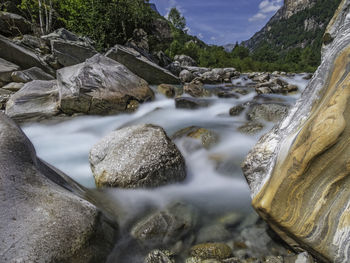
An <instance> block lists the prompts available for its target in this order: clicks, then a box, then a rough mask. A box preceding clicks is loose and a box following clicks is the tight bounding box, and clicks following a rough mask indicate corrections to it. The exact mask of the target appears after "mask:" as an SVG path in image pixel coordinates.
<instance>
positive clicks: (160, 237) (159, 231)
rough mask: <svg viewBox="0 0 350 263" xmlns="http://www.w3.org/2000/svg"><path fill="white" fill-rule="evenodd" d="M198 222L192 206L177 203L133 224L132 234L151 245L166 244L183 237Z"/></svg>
mask: <svg viewBox="0 0 350 263" xmlns="http://www.w3.org/2000/svg"><path fill="white" fill-rule="evenodd" d="M196 223H197V214H196V211H195V210H194V209H193V208H192V207H190V206H188V205H185V204H183V203H175V204H171V205H169V206H168V207H167V208H165V209H164V210H162V211H159V212H155V213H153V214H151V215H149V216H148V217H146V218H145V219H142V220H141V221H140V222H138V223H137V224H136V225H135V226H133V228H132V229H131V235H132V236H133V237H134V238H135V239H137V240H139V241H140V242H142V243H144V244H148V245H149V246H157V245H159V244H162V245H164V244H169V243H174V242H176V241H178V240H180V239H181V238H183V237H184V236H185V235H187V234H188V233H189V232H190V231H191V230H193V228H194V227H195V225H196Z"/></svg>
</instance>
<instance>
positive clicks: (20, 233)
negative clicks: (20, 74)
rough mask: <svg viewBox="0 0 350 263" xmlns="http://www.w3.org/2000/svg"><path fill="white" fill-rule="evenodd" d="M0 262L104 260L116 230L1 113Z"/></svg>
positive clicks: (110, 247) (112, 242)
mask: <svg viewBox="0 0 350 263" xmlns="http://www.w3.org/2000/svg"><path fill="white" fill-rule="evenodd" d="M0 189H1V191H0V211H1V213H0V219H1V220H0V232H1V237H0V251H1V253H0V262H9V263H14V262H104V260H105V259H106V257H107V255H108V254H109V252H110V251H111V249H112V247H113V244H114V237H115V234H116V230H115V228H114V226H113V224H111V223H110V222H109V221H108V220H107V219H106V217H105V216H104V215H103V214H102V213H101V212H100V211H99V210H98V209H97V208H96V207H95V206H94V205H92V204H91V203H89V202H87V201H85V200H83V199H81V198H79V197H78V196H76V195H75V194H74V193H73V192H71V191H68V190H66V189H69V190H72V189H74V187H73V186H72V185H70V184H69V182H68V181H67V179H66V178H65V177H64V176H63V175H61V174H59V172H57V171H56V170H53V169H52V168H51V167H49V166H47V165H46V164H44V163H43V162H42V161H41V160H40V159H38V158H37V157H36V153H35V150H34V147H33V145H32V144H31V142H30V141H29V140H28V138H27V137H26V136H25V135H24V133H23V132H22V131H21V129H20V128H19V127H18V126H17V125H16V124H15V123H14V122H13V121H12V120H11V119H9V118H8V117H6V115H4V114H2V113H0Z"/></svg>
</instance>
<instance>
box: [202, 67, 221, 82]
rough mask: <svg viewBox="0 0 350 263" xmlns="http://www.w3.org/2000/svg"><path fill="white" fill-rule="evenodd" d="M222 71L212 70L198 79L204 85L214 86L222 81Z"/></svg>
mask: <svg viewBox="0 0 350 263" xmlns="http://www.w3.org/2000/svg"><path fill="white" fill-rule="evenodd" d="M223 73H224V72H223V71H220V70H219V69H213V70H212V71H208V72H205V73H203V74H202V75H201V76H200V77H199V78H200V81H201V82H203V83H205V84H216V83H221V82H222V81H223V79H222V77H221V76H222V75H220V74H223Z"/></svg>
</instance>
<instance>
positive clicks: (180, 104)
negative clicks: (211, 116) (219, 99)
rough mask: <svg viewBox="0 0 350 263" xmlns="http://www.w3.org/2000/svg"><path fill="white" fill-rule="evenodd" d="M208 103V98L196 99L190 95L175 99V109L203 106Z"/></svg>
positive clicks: (206, 105) (192, 108)
mask: <svg viewBox="0 0 350 263" xmlns="http://www.w3.org/2000/svg"><path fill="white" fill-rule="evenodd" d="M209 105H210V102H209V101H208V100H204V99H196V98H190V97H180V98H176V99H175V107H176V108H177V109H191V110H194V109H198V108H205V107H208V106H209Z"/></svg>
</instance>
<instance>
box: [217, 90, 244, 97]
mask: <svg viewBox="0 0 350 263" xmlns="http://www.w3.org/2000/svg"><path fill="white" fill-rule="evenodd" d="M217 95H218V97H219V98H225V99H239V96H238V95H237V94H236V93H233V92H230V91H219V92H218V93H217Z"/></svg>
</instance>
